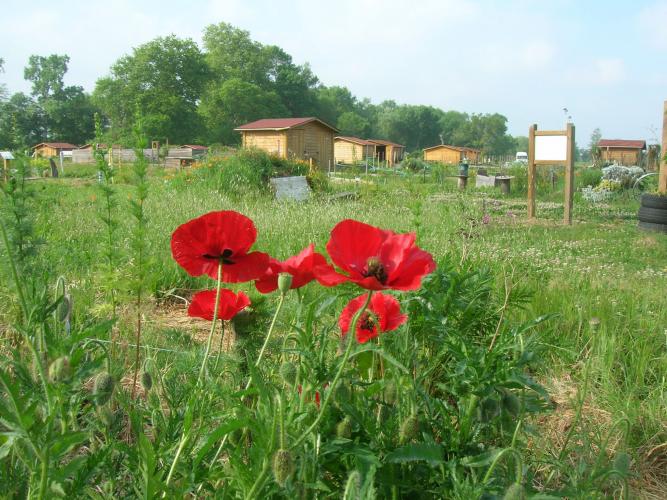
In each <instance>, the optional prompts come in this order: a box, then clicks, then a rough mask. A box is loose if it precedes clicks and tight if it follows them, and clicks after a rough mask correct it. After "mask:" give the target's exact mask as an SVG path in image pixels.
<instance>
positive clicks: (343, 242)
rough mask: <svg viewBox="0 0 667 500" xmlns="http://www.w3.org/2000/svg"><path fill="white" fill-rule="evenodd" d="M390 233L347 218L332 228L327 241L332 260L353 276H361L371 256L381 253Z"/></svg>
mask: <svg viewBox="0 0 667 500" xmlns="http://www.w3.org/2000/svg"><path fill="white" fill-rule="evenodd" d="M387 235H388V233H387V232H386V231H383V230H382V229H378V228H377V227H373V226H370V225H368V224H364V223H363V222H359V221H356V220H352V219H345V220H343V221H341V222H339V223H338V224H336V226H335V227H334V228H333V229H332V231H331V239H330V240H329V242H328V243H327V252H328V254H329V257H331V260H332V261H333V262H334V264H336V265H337V266H338V267H340V268H341V269H343V270H345V271H347V272H348V273H350V276H351V277H353V278H361V277H362V274H361V273H363V271H364V268H365V267H366V264H367V262H368V259H370V258H371V257H377V256H378V255H379V253H380V248H381V246H382V242H383V241H384V240H385V238H386V237H387Z"/></svg>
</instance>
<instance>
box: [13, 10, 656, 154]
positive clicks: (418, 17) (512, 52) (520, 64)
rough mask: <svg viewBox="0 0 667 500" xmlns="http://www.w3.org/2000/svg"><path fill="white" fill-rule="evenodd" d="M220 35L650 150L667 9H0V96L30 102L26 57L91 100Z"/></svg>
mask: <svg viewBox="0 0 667 500" xmlns="http://www.w3.org/2000/svg"><path fill="white" fill-rule="evenodd" d="M220 21H225V22H229V23H232V24H233V25H235V26H238V27H240V28H243V29H246V30H248V31H250V32H251V35H252V36H253V38H255V39H256V40H258V41H260V42H262V43H267V44H276V45H278V46H280V47H282V48H283V49H285V50H286V51H287V52H288V53H290V54H291V55H292V56H293V57H294V60H295V61H296V62H297V63H304V62H309V63H310V64H311V66H312V68H313V70H314V72H315V73H316V74H317V75H318V76H319V77H320V79H321V81H322V82H323V83H324V84H325V85H345V86H347V87H348V88H350V90H351V91H352V92H353V93H354V94H355V95H357V96H358V97H360V98H361V97H368V98H370V99H371V100H372V101H373V102H376V103H377V102H380V101H382V100H385V99H393V100H395V101H397V102H399V103H410V104H431V105H434V106H438V107H440V108H442V109H445V110H449V109H454V110H458V111H466V112H476V113H490V112H499V113H502V114H504V115H505V116H507V117H508V119H509V130H510V133H512V134H514V135H525V134H526V133H527V130H528V127H529V125H530V124H531V123H537V124H538V126H539V128H543V129H552V128H560V127H562V126H563V124H564V122H565V118H566V117H565V114H564V112H563V108H564V107H566V108H567V109H568V110H569V114H570V115H571V116H572V119H573V121H574V123H575V125H576V127H577V142H578V143H579V144H580V145H585V144H587V143H588V140H589V137H590V134H591V131H592V130H593V129H594V128H595V127H600V128H601V130H602V133H603V136H604V137H606V138H627V139H646V140H648V141H650V142H653V141H654V140H655V139H656V138H657V137H659V136H660V129H661V127H662V103H663V100H664V99H667V28H665V26H667V0H647V1H641V0H637V1H613V0H612V1H597V0H587V1H583V0H579V1H575V0H552V1H550V2H546V1H536V0H532V1H528V0H506V1H485V0H411V1H404V0H338V1H336V2H331V1H326V2H325V1H318V0H292V1H289V0H284V1H277V0H274V1H265V0H217V1H216V0H193V1H189V2H177V1H172V0H163V1H152V0H147V1H140V0H135V1H132V0H118V1H115V0H107V1H104V2H101V1H96V0H87V1H80V0H71V1H67V0H61V1H57V2H56V1H53V0H51V1H42V0H24V1H15V0H3V23H2V24H3V29H2V30H0V57H2V58H4V59H5V73H4V74H0V82H3V83H5V84H6V85H7V86H8V88H9V90H10V91H12V92H13V91H19V90H22V91H28V90H29V85H28V84H27V82H25V81H24V80H23V68H24V66H25V64H26V62H27V59H28V57H29V56H30V55H31V54H40V55H48V54H51V53H59V54H63V53H66V54H68V55H69V56H70V58H71V61H70V69H69V72H68V75H67V77H66V81H67V83H68V84H77V85H82V86H83V87H84V88H85V89H86V90H92V89H93V87H94V84H95V80H96V79H97V78H99V77H100V76H102V75H105V74H106V73H107V72H108V70H109V67H110V66H111V64H113V62H114V61H115V60H116V59H118V58H119V57H120V56H122V55H123V54H125V53H128V52H129V51H131V49H132V47H135V46H137V45H139V44H141V43H144V42H146V41H148V40H151V39H152V38H155V37H157V36H163V35H168V34H170V33H175V34H176V35H178V36H180V37H184V38H185V37H189V38H192V39H194V40H195V41H197V42H198V43H200V42H201V34H202V30H203V28H204V27H205V26H206V25H208V24H212V23H217V22H220Z"/></svg>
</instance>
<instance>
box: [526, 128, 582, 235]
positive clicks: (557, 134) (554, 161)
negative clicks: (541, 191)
mask: <svg viewBox="0 0 667 500" xmlns="http://www.w3.org/2000/svg"><path fill="white" fill-rule="evenodd" d="M574 153H575V152H574V125H573V124H571V123H568V124H567V129H566V130H537V125H531V127H530V128H529V129H528V218H529V219H534V218H535V173H536V166H538V165H564V166H565V200H564V203H563V222H564V223H565V224H572V202H573V199H574Z"/></svg>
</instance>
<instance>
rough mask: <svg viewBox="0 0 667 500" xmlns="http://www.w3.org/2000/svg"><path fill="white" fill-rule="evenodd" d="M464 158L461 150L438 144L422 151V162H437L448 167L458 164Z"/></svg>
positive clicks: (463, 152) (456, 147)
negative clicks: (448, 165)
mask: <svg viewBox="0 0 667 500" xmlns="http://www.w3.org/2000/svg"><path fill="white" fill-rule="evenodd" d="M464 156H465V151H464V150H463V148H460V147H458V146H450V145H448V144H439V145H437V146H431V147H430V148H425V149H424V161H437V162H440V163H447V164H450V165H456V164H458V163H459V162H460V161H461V160H462V159H463V158H464Z"/></svg>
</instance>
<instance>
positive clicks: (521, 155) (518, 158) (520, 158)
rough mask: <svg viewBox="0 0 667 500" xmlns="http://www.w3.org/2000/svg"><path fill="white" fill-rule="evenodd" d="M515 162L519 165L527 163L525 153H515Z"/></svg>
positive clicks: (526, 154)
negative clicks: (519, 163)
mask: <svg viewBox="0 0 667 500" xmlns="http://www.w3.org/2000/svg"><path fill="white" fill-rule="evenodd" d="M515 161H518V162H521V163H528V153H526V152H525V151H517V153H516V159H515Z"/></svg>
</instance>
